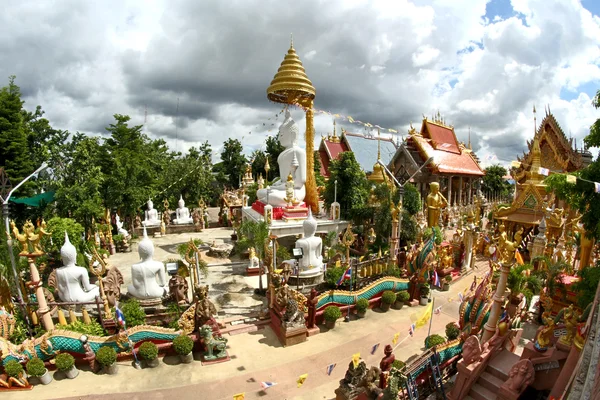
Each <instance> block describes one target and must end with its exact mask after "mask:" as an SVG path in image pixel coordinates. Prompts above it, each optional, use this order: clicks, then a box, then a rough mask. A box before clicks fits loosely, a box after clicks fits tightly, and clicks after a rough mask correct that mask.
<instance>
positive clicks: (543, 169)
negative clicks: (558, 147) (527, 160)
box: [538, 167, 550, 176]
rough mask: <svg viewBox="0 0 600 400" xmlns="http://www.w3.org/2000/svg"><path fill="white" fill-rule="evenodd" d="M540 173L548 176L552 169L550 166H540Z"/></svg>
mask: <svg viewBox="0 0 600 400" xmlns="http://www.w3.org/2000/svg"><path fill="white" fill-rule="evenodd" d="M538 174H540V175H544V176H548V175H550V170H549V169H548V168H542V167H540V169H539V171H538Z"/></svg>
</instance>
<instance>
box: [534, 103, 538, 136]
mask: <svg viewBox="0 0 600 400" xmlns="http://www.w3.org/2000/svg"><path fill="white" fill-rule="evenodd" d="M536 131H537V121H536V118H535V104H534V105H533V135H534V136H535V134H536Z"/></svg>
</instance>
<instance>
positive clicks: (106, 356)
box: [96, 346, 117, 375]
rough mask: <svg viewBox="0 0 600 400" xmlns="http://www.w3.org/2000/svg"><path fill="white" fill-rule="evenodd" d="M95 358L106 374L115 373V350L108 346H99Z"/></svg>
mask: <svg viewBox="0 0 600 400" xmlns="http://www.w3.org/2000/svg"><path fill="white" fill-rule="evenodd" d="M96 360H97V361H98V363H100V365H102V367H103V368H104V372H105V373H107V374H108V375H115V374H116V373H117V352H116V351H115V349H113V348H112V347H109V346H104V347H100V349H99V350H98V351H97V352H96Z"/></svg>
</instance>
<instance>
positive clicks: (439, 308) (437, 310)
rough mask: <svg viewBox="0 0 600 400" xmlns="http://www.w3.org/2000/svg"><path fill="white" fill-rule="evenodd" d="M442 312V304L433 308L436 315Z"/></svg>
mask: <svg viewBox="0 0 600 400" xmlns="http://www.w3.org/2000/svg"><path fill="white" fill-rule="evenodd" d="M441 312H442V306H439V307H436V309H435V310H433V313H434V314H435V315H439V314H440V313H441Z"/></svg>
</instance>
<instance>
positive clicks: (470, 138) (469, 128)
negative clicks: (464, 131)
mask: <svg viewBox="0 0 600 400" xmlns="http://www.w3.org/2000/svg"><path fill="white" fill-rule="evenodd" d="M469 150H473V149H472V148H471V127H470V126H469Z"/></svg>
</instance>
